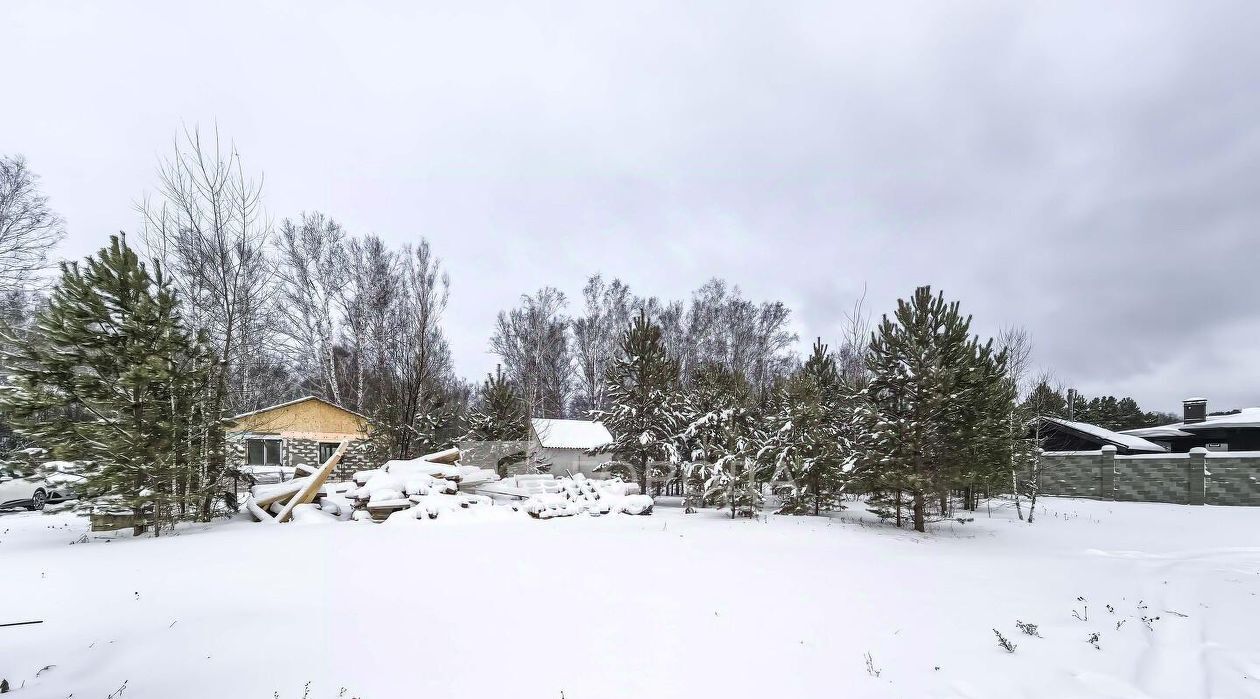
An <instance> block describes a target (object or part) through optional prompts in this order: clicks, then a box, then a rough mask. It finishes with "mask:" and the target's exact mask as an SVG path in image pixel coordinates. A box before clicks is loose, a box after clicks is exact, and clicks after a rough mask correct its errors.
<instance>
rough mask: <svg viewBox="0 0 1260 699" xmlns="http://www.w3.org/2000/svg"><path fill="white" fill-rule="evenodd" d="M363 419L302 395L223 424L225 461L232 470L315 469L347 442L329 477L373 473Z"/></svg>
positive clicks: (333, 405) (367, 433) (366, 430)
mask: <svg viewBox="0 0 1260 699" xmlns="http://www.w3.org/2000/svg"><path fill="white" fill-rule="evenodd" d="M370 430H371V427H370V425H369V424H368V419H367V418H366V417H364V416H362V415H360V414H358V413H356V412H354V411H352V410H348V409H346V408H343V407H341V406H340V405H337V404H336V403H331V402H329V401H326V400H324V399H322V398H317V397H315V396H307V397H305V398H299V399H297V400H294V401H289V402H288V403H281V404H279V405H273V406H270V407H267V408H261V409H259V410H254V411H251V412H248V413H241V414H240V415H236V416H233V417H231V418H229V419H228V421H227V426H226V432H227V442H228V458H229V459H231V460H232V463H233V464H234V465H236V466H241V467H249V469H256V470H263V469H266V468H268V467H274V468H282V467H288V468H292V467H294V466H296V465H297V464H306V465H308V466H313V467H318V466H319V464H322V463H323V462H325V461H327V460H328V458H329V457H331V456H332V455H333V452H335V451H336V450H337V446H338V445H339V444H341V443H342V442H343V441H344V442H348V446H347V449H346V453H345V454H344V455H343V456H342V458H341V461H340V463H339V464H338V466H337V469H336V471H335V473H334V475H335V476H336V477H338V478H345V477H349V476H350V475H351V474H353V473H354V472H355V471H361V470H365V469H370V468H375V467H376V466H377V465H378V464H376V463H374V461H373V459H372V458H371V456H370V455H369V454H368V453H367V449H368V443H367V440H368V437H369V434H370Z"/></svg>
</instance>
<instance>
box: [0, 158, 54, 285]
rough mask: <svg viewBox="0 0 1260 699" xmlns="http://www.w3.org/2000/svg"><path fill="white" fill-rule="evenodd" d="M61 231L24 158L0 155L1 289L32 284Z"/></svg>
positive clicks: (34, 175)
mask: <svg viewBox="0 0 1260 699" xmlns="http://www.w3.org/2000/svg"><path fill="white" fill-rule="evenodd" d="M64 235H65V225H64V222H63V221H62V220H61V217H60V216H58V215H57V214H56V213H54V212H53V210H52V209H50V208H48V197H46V196H44V194H43V193H42V192H41V191H40V189H39V176H38V175H36V174H35V173H33V172H31V171H30V170H29V169H28V168H27V167H26V159H25V158H23V157H22V156H20V155H15V156H8V157H5V156H0V292H11V291H18V290H22V289H26V288H28V287H29V286H31V282H32V278H33V277H34V276H35V275H36V274H38V273H39V272H40V271H41V270H43V269H44V268H45V267H47V264H48V253H49V251H51V250H52V248H53V246H55V245H56V244H57V243H58V242H59V241H60V240H61V238H62V237H63V236H64Z"/></svg>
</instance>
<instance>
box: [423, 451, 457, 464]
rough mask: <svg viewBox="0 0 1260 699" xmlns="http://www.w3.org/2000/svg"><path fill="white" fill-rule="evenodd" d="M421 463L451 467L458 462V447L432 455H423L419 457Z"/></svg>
mask: <svg viewBox="0 0 1260 699" xmlns="http://www.w3.org/2000/svg"><path fill="white" fill-rule="evenodd" d="M420 460H421V461H432V462H433V463H435V464H446V465H448V466H449V465H451V464H453V463H455V462H456V461H459V447H451V448H450V449H443V450H442V451H435V452H433V453H432V454H425V455H424V456H422V457H420Z"/></svg>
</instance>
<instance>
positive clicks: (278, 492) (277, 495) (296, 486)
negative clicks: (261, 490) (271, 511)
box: [254, 476, 309, 508]
mask: <svg viewBox="0 0 1260 699" xmlns="http://www.w3.org/2000/svg"><path fill="white" fill-rule="evenodd" d="M308 482H309V477H308V476H304V477H302V478H294V479H293V480H291V481H285V482H284V483H283V485H284V487H283V488H280V487H276V488H275V490H272V489H271V487H270V486H260V487H266V488H267V490H266V491H265V492H266V493H267V496H266V497H261V498H255V500H254V501H255V502H257V503H258V506H259V507H264V508H265V507H268V506H270V505H271V504H272V503H276V502H280V501H281V500H284V499H285V498H287V497H289V496H290V495H294V494H295V493H298V492H299V491H301V490H302V488H303V487H305V486H306V484H307V483H308ZM276 485H277V486H279V485H281V484H279V483H277V484H276Z"/></svg>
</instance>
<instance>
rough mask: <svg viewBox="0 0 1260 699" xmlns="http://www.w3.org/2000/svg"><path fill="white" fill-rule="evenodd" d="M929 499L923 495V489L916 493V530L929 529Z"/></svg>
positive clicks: (923, 530)
mask: <svg viewBox="0 0 1260 699" xmlns="http://www.w3.org/2000/svg"><path fill="white" fill-rule="evenodd" d="M926 515H927V499H926V498H925V497H924V496H923V492H922V491H917V490H916V491H915V493H914V530H915V531H916V532H926V531H927V518H926Z"/></svg>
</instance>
